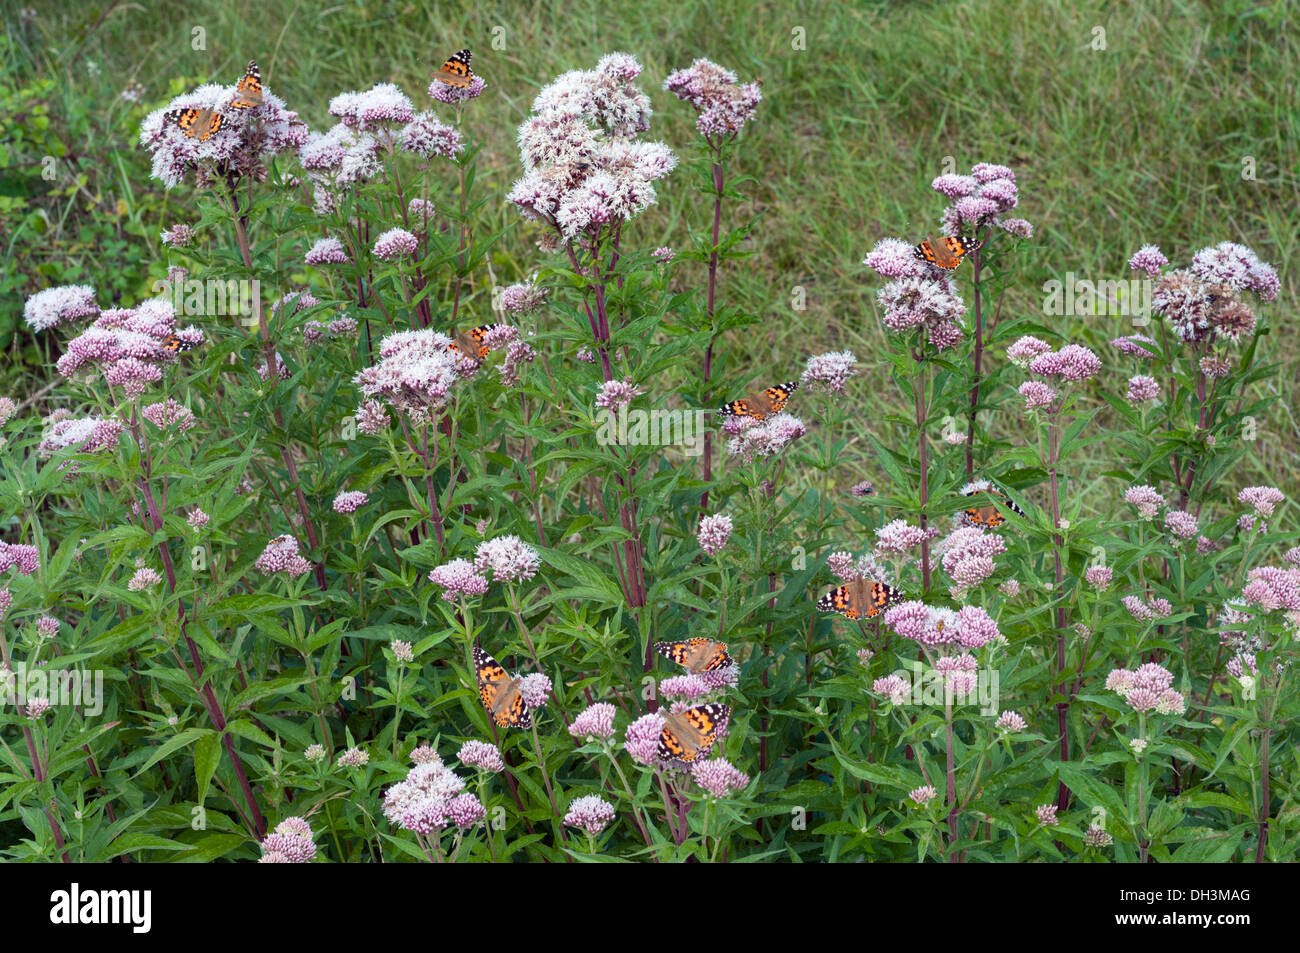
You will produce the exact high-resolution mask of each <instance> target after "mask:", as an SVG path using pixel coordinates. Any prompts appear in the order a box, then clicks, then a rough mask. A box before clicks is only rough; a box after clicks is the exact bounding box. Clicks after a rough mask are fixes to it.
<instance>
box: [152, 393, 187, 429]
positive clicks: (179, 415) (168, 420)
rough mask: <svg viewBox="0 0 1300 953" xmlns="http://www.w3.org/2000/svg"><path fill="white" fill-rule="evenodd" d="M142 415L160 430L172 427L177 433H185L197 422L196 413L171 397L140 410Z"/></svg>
mask: <svg viewBox="0 0 1300 953" xmlns="http://www.w3.org/2000/svg"><path fill="white" fill-rule="evenodd" d="M140 416H141V417H143V418H144V419H145V420H147V421H149V423H151V424H153V425H154V426H155V427H157V428H158V429H159V430H167V429H169V428H170V429H173V430H175V431H176V432H177V433H184V432H185V431H187V430H189V429H190V428H191V427H193V426H194V425H195V424H196V423H197V421H195V419H194V414H193V413H192V412H191V411H190V409H189V408H188V407H186V406H184V405H183V404H179V403H177V402H176V401H174V400H172V399H171V398H170V397H169V398H167V399H166V400H165V401H163V402H162V403H158V404H149V405H148V406H147V407H145V408H144V409H142V410H141V411H140Z"/></svg>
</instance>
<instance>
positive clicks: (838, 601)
mask: <svg viewBox="0 0 1300 953" xmlns="http://www.w3.org/2000/svg"><path fill="white" fill-rule="evenodd" d="M902 601H903V594H902V593H901V592H900V591H899V590H897V589H895V588H894V587H893V586H887V585H885V584H884V583H883V582H876V581H875V580H873V579H855V580H853V581H852V582H846V583H844V585H842V586H837V587H836V588H834V589H832V590H831V591H830V592H828V593H826V595H824V596H822V597H821V598H820V599H818V600H817V609H818V611H820V612H838V613H839V614H840V615H842V616H846V617H847V618H850V619H863V618H865V619H874V618H875V617H876V616H878V615H880V613H881V612H883V611H884V610H885V608H886V607H888V606H892V605H895V604H896V603H899V602H902Z"/></svg>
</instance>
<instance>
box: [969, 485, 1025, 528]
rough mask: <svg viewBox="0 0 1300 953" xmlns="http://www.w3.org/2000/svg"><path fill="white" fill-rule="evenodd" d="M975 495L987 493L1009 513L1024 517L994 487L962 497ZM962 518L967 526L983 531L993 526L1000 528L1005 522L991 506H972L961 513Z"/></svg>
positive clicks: (1005, 519) (1003, 517) (1019, 509)
mask: <svg viewBox="0 0 1300 953" xmlns="http://www.w3.org/2000/svg"><path fill="white" fill-rule="evenodd" d="M977 493H987V494H988V495H989V496H991V497H994V498H995V499H997V500H1001V501H1002V503H1003V504H1004V505H1005V506H1006V507H1007V509H1009V510H1011V512H1013V513H1015V514H1016V515H1017V516H1024V515H1025V511H1024V510H1022V509H1021V508H1020V507H1019V506H1017V505H1016V503H1015V501H1014V500H1012V499H1011V498H1010V497H1009V496H1007V495H1006V494H1005V493H1003V492H1002V491H1001V490H999V489H997V488H996V487H990V488H989V489H987V490H970V491H969V492H967V493H964V494H962V495H963V496H974V495H975V494H977ZM963 516H964V517H965V521H966V524H967V525H968V526H979V527H981V528H983V529H992V528H994V527H995V526H1001V525H1002V524H1003V523H1005V522H1006V521H1007V518H1006V517H1005V516H1003V515H1002V514H1001V513H999V512H998V508H997V507H996V506H992V505H990V506H972V507H970V508H969V509H967V510H964V511H963Z"/></svg>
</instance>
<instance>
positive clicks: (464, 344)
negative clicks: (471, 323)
mask: <svg viewBox="0 0 1300 953" xmlns="http://www.w3.org/2000/svg"><path fill="white" fill-rule="evenodd" d="M497 327H498V325H495V324H480V325H479V326H478V327H476V328H471V329H470V330H468V331H459V332H457V333H456V335H455V336H454V337H453V338H452V341H451V343H450V344H448V345H447V350H449V351H455V352H456V353H458V354H460V355H461V356H463V357H468V358H470V359H471V360H475V361H481V360H483V358H485V357H487V356H488V354H490V353H491V352H492V349H491V348H490V347H488V346H487V344H486V341H487V336H488V334H489V332H491V331H494V330H496V328H497Z"/></svg>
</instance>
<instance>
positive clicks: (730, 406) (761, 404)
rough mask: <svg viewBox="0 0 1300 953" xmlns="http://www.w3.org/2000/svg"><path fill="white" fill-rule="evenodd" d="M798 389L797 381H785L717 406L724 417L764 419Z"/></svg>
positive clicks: (783, 405)
mask: <svg viewBox="0 0 1300 953" xmlns="http://www.w3.org/2000/svg"><path fill="white" fill-rule="evenodd" d="M798 389H799V382H798V381H786V382H785V383H784V384H777V385H775V386H774V387H769V388H767V389H766V390H764V391H762V392H761V393H759V394H755V395H754V396H753V397H750V398H748V399H747V400H733V401H731V402H730V403H726V404H723V405H722V406H721V407H720V408H718V412H719V413H720V414H722V415H723V416H724V417H753V418H754V419H755V420H766V419H767V418H768V417H770V416H772V415H773V414H779V413H780V412H781V411H782V410H783V409H784V408H785V405H786V404H787V403H789V401H790V395H791V394H793V393H794V392H795V391H796V390H798Z"/></svg>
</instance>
